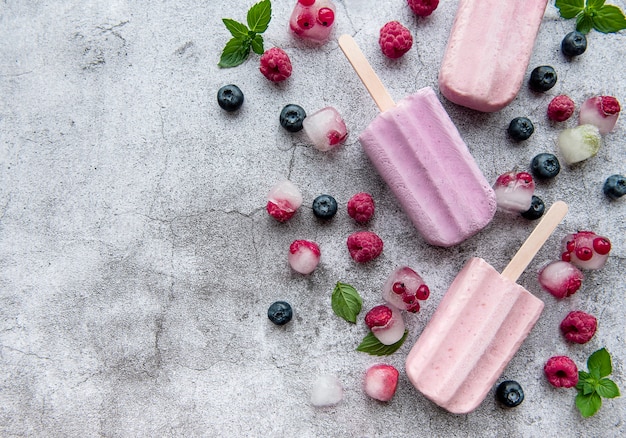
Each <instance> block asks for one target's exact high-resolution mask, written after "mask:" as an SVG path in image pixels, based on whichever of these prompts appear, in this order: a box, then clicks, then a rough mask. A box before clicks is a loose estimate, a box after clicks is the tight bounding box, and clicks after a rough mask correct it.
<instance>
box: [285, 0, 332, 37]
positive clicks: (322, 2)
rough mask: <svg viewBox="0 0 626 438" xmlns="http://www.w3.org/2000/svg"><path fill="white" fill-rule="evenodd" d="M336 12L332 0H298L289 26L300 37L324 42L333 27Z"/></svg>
mask: <svg viewBox="0 0 626 438" xmlns="http://www.w3.org/2000/svg"><path fill="white" fill-rule="evenodd" d="M335 12H336V9H335V5H334V4H333V2H332V1H330V0H298V2H297V3H296V6H295V7H294V8H293V12H292V13H291V18H290V19H289V28H290V29H291V31H292V32H293V33H294V34H295V35H296V36H298V37H300V38H303V39H306V40H309V41H312V42H315V43H323V42H325V41H326V40H327V39H328V37H329V35H330V32H331V31H332V29H333V24H334V22H335Z"/></svg>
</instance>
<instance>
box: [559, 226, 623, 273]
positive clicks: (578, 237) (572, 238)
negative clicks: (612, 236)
mask: <svg viewBox="0 0 626 438" xmlns="http://www.w3.org/2000/svg"><path fill="white" fill-rule="evenodd" d="M561 248H562V249H561V260H563V261H566V262H570V263H572V264H573V265H575V266H577V267H579V268H580V269H600V268H601V267H603V266H604V264H605V263H606V261H607V259H608V258H609V252H610V251H611V241H610V240H609V239H608V238H606V237H603V236H598V235H597V234H596V233H594V232H593V231H579V232H577V233H573V234H568V235H567V236H565V237H564V238H563V240H562V242H561Z"/></svg>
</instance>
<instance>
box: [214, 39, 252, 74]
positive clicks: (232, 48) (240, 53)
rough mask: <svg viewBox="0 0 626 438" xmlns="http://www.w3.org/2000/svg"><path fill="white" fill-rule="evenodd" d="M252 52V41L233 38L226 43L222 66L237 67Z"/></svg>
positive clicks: (220, 64) (221, 60)
mask: <svg viewBox="0 0 626 438" xmlns="http://www.w3.org/2000/svg"><path fill="white" fill-rule="evenodd" d="M249 53H250V43H247V42H246V41H245V40H243V39H239V38H233V39H231V40H230V41H229V42H227V43H226V46H225V47H224V50H223V51H222V56H221V58H220V62H219V63H218V64H217V65H219V66H220V67H225V68H228V67H236V66H238V65H239V64H241V63H242V62H244V61H245V60H246V58H247V57H248V54H249Z"/></svg>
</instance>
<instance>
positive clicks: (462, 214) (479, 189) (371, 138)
mask: <svg viewBox="0 0 626 438" xmlns="http://www.w3.org/2000/svg"><path fill="white" fill-rule="evenodd" d="M339 46H340V47H341V49H342V50H343V52H344V54H345V55H346V57H347V58H348V60H349V61H350V63H351V64H352V67H354V69H355V70H356V72H357V74H358V75H359V77H360V78H361V80H362V81H363V84H364V85H365V87H366V88H367V90H368V91H369V93H370V94H371V96H372V98H373V99H374V101H375V102H376V104H377V105H378V108H379V109H380V110H381V113H380V114H379V115H378V116H377V117H376V118H375V119H374V120H373V121H372V122H371V123H370V124H369V126H368V127H367V128H366V129H365V130H364V131H363V132H362V133H361V135H360V136H359V140H360V142H361V145H362V146H363V149H364V150H365V153H366V154H367V155H368V157H369V159H370V160H371V162H372V163H373V164H374V166H375V167H376V170H377V171H378V173H379V174H380V176H381V177H382V178H383V180H384V181H385V182H386V183H387V185H388V186H389V188H390V189H391V191H392V192H393V193H394V194H395V196H396V198H397V199H398V201H399V203H400V205H401V206H402V209H403V210H404V212H405V213H406V214H407V216H408V217H409V218H410V219H411V221H412V223H413V225H414V226H415V228H416V229H417V230H418V231H419V232H420V234H421V235H422V237H423V238H424V239H425V240H426V241H427V242H428V243H430V244H432V245H436V246H443V247H448V246H453V245H456V244H458V243H461V242H462V241H464V240H465V239H467V238H469V237H470V236H472V235H474V234H476V233H477V232H479V231H480V230H482V229H483V228H484V227H485V226H486V225H487V224H488V223H489V222H490V221H491V219H492V218H493V215H494V213H495V211H496V196H495V193H494V191H493V189H492V188H491V187H490V185H489V183H488V182H487V180H486V179H485V177H484V175H483V174H482V172H481V171H480V169H479V168H478V165H477V164H476V161H475V160H474V157H472V155H471V154H470V152H469V150H468V148H467V146H466V145H465V143H464V142H463V139H462V138H461V136H460V134H459V131H458V130H457V129H456V127H455V126H454V124H453V123H452V120H450V117H449V116H448V114H447V113H446V111H445V109H444V108H443V106H442V105H441V102H440V101H439V99H437V96H436V95H435V92H434V91H433V90H432V88H430V87H426V88H422V89H421V90H418V91H417V92H416V93H415V94H412V95H410V96H408V97H407V98H405V99H403V100H401V101H400V102H398V103H397V104H395V103H394V101H393V99H392V98H391V96H390V95H389V93H388V92H387V90H386V89H385V87H384V85H383V84H382V82H381V81H380V79H379V78H378V76H376V73H375V72H374V70H373V69H372V67H371V66H370V65H369V63H368V62H367V60H366V59H365V56H364V55H363V53H362V52H361V50H360V49H359V47H358V46H357V45H356V43H355V41H354V40H353V39H352V37H350V36H349V35H342V36H341V37H340V38H339Z"/></svg>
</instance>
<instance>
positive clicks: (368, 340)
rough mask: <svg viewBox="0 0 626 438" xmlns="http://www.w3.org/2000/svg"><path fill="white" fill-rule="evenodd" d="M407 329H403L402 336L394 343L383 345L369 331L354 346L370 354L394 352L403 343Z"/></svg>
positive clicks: (384, 354)
mask: <svg viewBox="0 0 626 438" xmlns="http://www.w3.org/2000/svg"><path fill="white" fill-rule="evenodd" d="M408 334H409V331H408V330H405V331H404V335H403V336H402V338H401V339H400V340H399V341H398V342H396V343H395V344H391V345H385V344H383V343H382V342H380V341H379V340H378V338H376V336H374V333H372V332H369V333H368V334H367V336H365V337H364V338H363V341H361V343H360V344H359V346H358V347H356V351H361V352H363V353H368V354H371V355H372V356H388V355H390V354H392V353H395V352H396V351H397V350H398V348H400V347H401V346H402V344H404V341H405V340H406V337H407V336H408Z"/></svg>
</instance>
